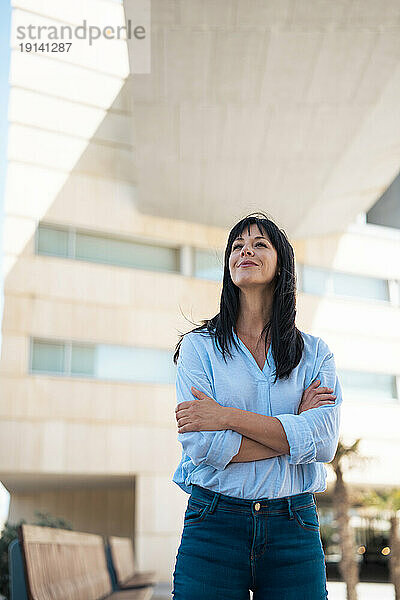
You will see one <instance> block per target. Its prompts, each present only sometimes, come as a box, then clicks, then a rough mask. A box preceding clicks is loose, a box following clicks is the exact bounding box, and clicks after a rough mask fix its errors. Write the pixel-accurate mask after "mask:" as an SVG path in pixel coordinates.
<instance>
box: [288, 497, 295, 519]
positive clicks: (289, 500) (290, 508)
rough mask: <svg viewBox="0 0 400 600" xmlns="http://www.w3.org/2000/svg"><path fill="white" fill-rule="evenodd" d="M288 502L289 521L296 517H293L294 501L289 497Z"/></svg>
mask: <svg viewBox="0 0 400 600" xmlns="http://www.w3.org/2000/svg"><path fill="white" fill-rule="evenodd" d="M287 501H288V509H289V519H293V518H294V515H293V510H292V499H291V497H290V496H288V497H287Z"/></svg>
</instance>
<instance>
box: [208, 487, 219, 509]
mask: <svg viewBox="0 0 400 600" xmlns="http://www.w3.org/2000/svg"><path fill="white" fill-rule="evenodd" d="M219 496H220V494H219V493H218V492H216V493H215V496H214V498H213V501H212V502H211V506H210V510H209V511H208V512H210V513H212V512H214V508H215V507H216V506H217V502H218V500H219Z"/></svg>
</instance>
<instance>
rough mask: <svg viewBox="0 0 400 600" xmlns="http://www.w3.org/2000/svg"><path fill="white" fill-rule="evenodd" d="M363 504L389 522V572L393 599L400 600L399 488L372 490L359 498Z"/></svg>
mask: <svg viewBox="0 0 400 600" xmlns="http://www.w3.org/2000/svg"><path fill="white" fill-rule="evenodd" d="M360 502H361V504H362V505H363V506H367V507H371V506H372V507H374V508H375V510H376V511H379V514H380V515H382V516H383V517H387V519H388V520H389V522H390V534H389V547H390V560H389V573H390V580H391V582H392V583H393V585H394V592H395V599H396V600H400V536H399V526H400V514H399V512H400V490H399V489H391V490H379V491H377V490H373V491H369V492H368V493H366V494H364V495H363V496H362V497H361V498H360Z"/></svg>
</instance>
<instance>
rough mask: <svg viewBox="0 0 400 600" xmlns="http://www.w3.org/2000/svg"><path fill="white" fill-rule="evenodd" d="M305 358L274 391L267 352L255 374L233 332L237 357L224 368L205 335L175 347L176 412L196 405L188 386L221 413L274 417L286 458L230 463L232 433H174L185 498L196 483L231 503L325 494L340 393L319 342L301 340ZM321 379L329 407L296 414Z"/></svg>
mask: <svg viewBox="0 0 400 600" xmlns="http://www.w3.org/2000/svg"><path fill="white" fill-rule="evenodd" d="M301 334H302V336H303V339H304V350H303V355H302V358H301V360H300V363H299V364H298V365H297V367H295V368H294V369H293V370H292V372H291V374H290V376H289V378H288V379H277V381H276V383H275V384H274V383H273V381H274V367H275V363H274V359H273V355H272V352H271V345H270V347H269V350H268V354H267V360H266V361H265V365H264V367H263V369H262V370H261V369H260V367H259V366H258V364H257V362H256V361H255V359H254V357H253V355H252V354H251V352H250V350H249V349H248V348H247V347H246V346H245V344H244V343H243V342H242V341H241V339H240V338H239V337H238V336H237V335H236V333H235V332H234V331H233V335H234V337H235V339H236V341H237V342H238V344H239V348H240V350H237V349H236V348H235V347H234V346H232V348H231V352H232V355H233V358H229V356H228V357H227V362H226V363H225V361H224V359H223V357H222V354H221V352H220V351H219V350H218V348H216V346H215V344H214V342H213V338H212V337H211V336H210V335H209V334H208V332H207V331H206V330H205V329H204V332H203V331H202V332H200V333H197V332H196V333H194V332H191V333H188V334H186V335H185V336H184V338H183V340H182V344H181V347H180V353H179V358H178V362H177V372H176V397H177V404H179V403H180V402H184V401H185V400H195V397H194V396H193V394H192V392H191V389H190V388H191V386H194V387H195V388H196V389H198V390H200V391H202V392H204V393H205V394H206V395H207V396H209V397H210V398H213V399H214V400H215V401H216V402H218V403H219V404H221V405H222V406H231V407H236V408H240V409H242V410H248V411H251V412H255V413H258V414H260V415H268V416H272V417H276V418H277V419H279V421H280V422H281V423H282V426H283V428H284V430H285V433H286V436H287V439H288V443H289V447H290V454H284V455H281V456H276V457H273V458H266V459H262V460H253V461H249V462H239V463H235V462H234V463H231V462H230V461H231V460H232V458H233V457H234V456H235V455H236V454H237V453H238V452H239V448H240V444H241V441H242V435H241V434H240V433H237V432H236V431H233V430H231V429H227V430H222V431H193V432H192V431H188V432H186V433H178V441H179V442H180V443H181V444H182V458H181V461H180V463H179V465H178V467H177V469H176V471H175V473H174V475H173V478H172V481H174V482H175V483H176V484H177V485H178V486H179V487H180V488H182V490H184V491H185V492H187V493H188V494H190V493H191V484H193V483H195V484H197V485H200V486H202V487H205V488H208V489H210V490H213V491H215V492H220V493H222V494H226V495H228V496H234V497H236V498H247V499H260V498H281V497H284V496H291V495H293V494H300V493H302V492H314V493H317V492H323V491H324V490H326V487H327V485H326V468H325V466H324V463H329V462H330V461H331V460H332V459H333V457H334V455H335V452H336V448H337V443H338V438H339V426H340V405H341V403H342V390H341V386H340V383H339V380H338V377H337V374H336V367H335V360H334V356H333V354H332V352H331V351H330V349H329V347H328V345H327V344H326V342H324V341H323V340H322V339H321V338H320V337H315V336H313V335H310V334H308V333H304V332H301ZM315 379H319V380H320V381H321V383H320V384H319V385H320V386H324V387H325V386H326V387H330V388H333V390H334V392H333V393H334V394H336V399H335V403H332V404H329V405H328V404H325V405H323V406H319V407H317V408H312V409H309V410H306V411H304V412H302V413H301V414H300V415H298V414H297V411H298V407H299V404H300V401H301V397H302V394H303V391H304V390H305V389H306V388H307V387H308V386H309V385H310V384H311V383H312V382H313V381H315Z"/></svg>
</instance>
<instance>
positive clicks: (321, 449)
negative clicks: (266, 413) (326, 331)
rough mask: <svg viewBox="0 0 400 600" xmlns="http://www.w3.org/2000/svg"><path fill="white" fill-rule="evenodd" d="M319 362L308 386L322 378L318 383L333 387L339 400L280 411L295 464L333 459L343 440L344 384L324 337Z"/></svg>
mask: <svg viewBox="0 0 400 600" xmlns="http://www.w3.org/2000/svg"><path fill="white" fill-rule="evenodd" d="M321 357H322V362H321ZM317 364H318V365H319V366H318V371H317V372H316V373H315V375H314V376H313V377H312V380H311V381H310V383H309V384H308V385H307V386H306V387H308V386H309V385H311V383H312V382H313V381H315V380H316V379H319V380H320V382H321V383H320V384H319V386H318V387H329V388H333V393H334V394H336V398H335V403H334V404H324V405H322V406H318V407H317V408H311V409H309V410H306V411H304V412H302V413H301V414H300V415H294V414H284V415H276V418H277V419H279V421H280V422H281V424H282V427H283V428H284V430H285V434H286V437H287V440H288V443H289V447H290V454H289V463H290V464H292V465H297V464H304V463H311V462H323V463H329V462H331V461H332V460H333V458H334V456H335V452H336V449H337V445H338V441H339V429H340V407H341V404H342V401H343V397H342V388H341V385H340V382H339V379H338V376H337V374H336V366H335V358H334V356H333V354H332V352H331V351H330V350H329V347H328V345H327V344H326V343H325V342H324V341H323V340H321V339H320V345H319V358H318V361H317Z"/></svg>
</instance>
